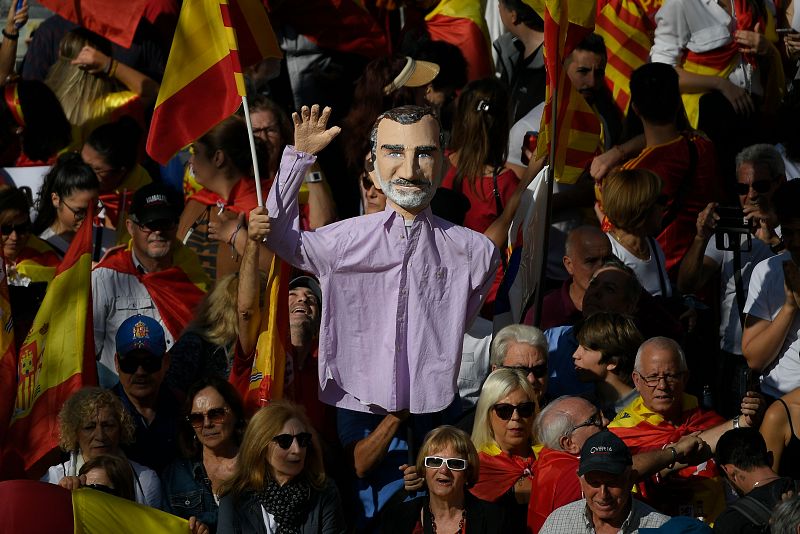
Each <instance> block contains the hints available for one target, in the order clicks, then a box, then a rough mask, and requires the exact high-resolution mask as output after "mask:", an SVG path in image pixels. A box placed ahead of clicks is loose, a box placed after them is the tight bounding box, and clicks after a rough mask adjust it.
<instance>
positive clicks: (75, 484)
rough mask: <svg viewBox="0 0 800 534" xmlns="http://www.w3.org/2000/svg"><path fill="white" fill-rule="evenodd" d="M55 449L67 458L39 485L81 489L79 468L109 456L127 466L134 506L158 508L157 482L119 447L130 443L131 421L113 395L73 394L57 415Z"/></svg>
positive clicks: (152, 473) (96, 391) (91, 391)
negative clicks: (96, 458)
mask: <svg viewBox="0 0 800 534" xmlns="http://www.w3.org/2000/svg"><path fill="white" fill-rule="evenodd" d="M58 421H59V431H60V436H59V442H58V444H59V446H60V447H61V449H62V450H63V451H64V452H65V453H67V454H68V455H69V456H68V457H67V458H65V459H64V460H63V461H61V462H59V463H57V464H55V465H54V466H52V467H50V469H49V470H48V471H47V474H46V475H45V476H44V477H42V481H43V482H50V483H51V484H58V485H60V486H62V487H65V488H67V489H77V488H79V487H81V486H82V485H83V483H82V482H81V480H80V479H79V478H78V475H79V474H80V469H81V467H82V466H83V465H84V464H85V463H87V462H89V461H90V460H92V459H93V458H95V457H97V456H100V455H105V454H111V455H114V456H119V457H120V458H123V459H124V460H125V463H126V464H128V468H129V469H130V470H131V473H132V476H133V482H134V493H135V496H136V502H138V503H139V504H146V505H148V506H152V507H153V508H161V507H162V502H161V482H160V481H159V479H158V475H156V472H155V471H153V470H152V469H150V468H148V467H145V466H143V465H140V464H138V463H136V462H133V461H131V460H128V459H126V458H125V453H123V452H122V449H121V448H120V445H121V444H127V443H131V442H133V439H134V433H135V428H134V424H133V419H131V416H130V414H129V413H128V412H127V411H126V410H125V408H124V407H123V406H122V402H121V401H120V400H119V397H117V396H116V395H115V394H114V393H112V392H111V391H109V390H107V389H101V388H96V387H93V388H84V389H81V390H78V391H77V392H75V393H73V394H72V396H71V397H69V398H68V399H67V401H66V402H65V403H64V406H62V408H61V411H60V412H59V414H58Z"/></svg>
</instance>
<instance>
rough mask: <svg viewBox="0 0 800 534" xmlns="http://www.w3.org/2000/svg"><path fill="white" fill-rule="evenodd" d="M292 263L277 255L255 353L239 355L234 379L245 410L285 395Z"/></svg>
mask: <svg viewBox="0 0 800 534" xmlns="http://www.w3.org/2000/svg"><path fill="white" fill-rule="evenodd" d="M290 269H291V266H290V265H289V264H287V263H286V262H284V261H283V260H281V259H280V258H279V257H278V256H277V255H275V257H274V258H273V260H272V265H271V266H270V270H269V276H268V277H267V288H266V295H265V298H264V306H263V307H262V309H261V328H260V331H259V334H258V340H257V341H256V349H255V355H254V356H253V357H252V358H250V357H249V356H250V355H242V356H243V357H242V358H239V357H237V359H236V361H235V362H234V366H233V369H232V370H231V375H230V381H231V383H232V384H233V385H234V386H236V389H238V390H239V392H240V393H241V394H242V398H243V399H244V404H245V412H247V413H253V412H255V411H256V410H257V409H258V408H260V407H261V406H265V405H267V404H269V402H270V401H273V400H278V399H281V398H283V396H284V393H285V392H284V383H285V381H286V374H287V372H291V369H288V370H287V365H286V350H287V348H288V343H289V275H290V272H289V270H290Z"/></svg>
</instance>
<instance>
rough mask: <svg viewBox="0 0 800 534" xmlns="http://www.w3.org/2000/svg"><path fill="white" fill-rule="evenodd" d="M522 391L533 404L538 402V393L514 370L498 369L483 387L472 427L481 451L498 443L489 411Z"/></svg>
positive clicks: (474, 438)
mask: <svg viewBox="0 0 800 534" xmlns="http://www.w3.org/2000/svg"><path fill="white" fill-rule="evenodd" d="M518 389H521V390H522V391H524V392H525V394H526V395H527V396H528V399H529V400H530V401H532V402H536V392H535V391H534V390H533V386H531V385H530V384H529V383H528V379H527V378H525V376H523V374H522V373H520V372H519V371H515V370H513V369H497V370H495V371H492V372H491V373H490V374H489V376H488V377H487V378H486V382H484V383H483V387H481V396H480V397H478V404H477V406H476V407H475V422H474V423H473V425H472V443H474V444H475V448H476V449H478V451H480V450H481V449H482V448H484V447H486V446H487V445H492V444H494V443H497V442H496V441H495V439H494V434H493V433H492V424H491V420H490V419H489V411H490V410H491V409H492V407H493V406H494V405H495V404H496V403H497V401H499V400H500V399H502V398H504V397H507V396H508V395H510V394H511V393H512V392H513V391H516V390H518Z"/></svg>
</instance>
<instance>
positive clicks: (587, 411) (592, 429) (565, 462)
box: [528, 397, 709, 532]
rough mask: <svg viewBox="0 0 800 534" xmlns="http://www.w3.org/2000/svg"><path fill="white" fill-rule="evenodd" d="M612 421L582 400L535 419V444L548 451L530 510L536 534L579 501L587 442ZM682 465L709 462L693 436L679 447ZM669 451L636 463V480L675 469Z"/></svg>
mask: <svg viewBox="0 0 800 534" xmlns="http://www.w3.org/2000/svg"><path fill="white" fill-rule="evenodd" d="M607 423H608V421H607V420H606V419H605V417H603V414H602V412H600V411H599V410H598V409H597V408H596V407H595V406H594V405H593V404H592V403H591V402H589V401H588V400H586V399H584V398H582V397H560V398H558V399H556V400H554V401H552V402H551V403H550V404H548V405H547V406H545V408H544V409H542V411H541V412H540V413H539V415H538V416H537V417H536V422H535V424H534V428H536V432H537V441H538V442H539V443H541V444H542V445H544V448H543V449H542V450H541V452H539V454H538V458H537V460H536V470H535V471H534V475H533V481H532V482H531V485H532V486H533V487H534V488H536V495H537V497H536V500H535V502H534V504H533V506H531V508H530V509H529V513H530V514H531V515H530V517H529V518H528V524H529V525H531V526H532V527H533V531H534V532H536V531H537V530H538V529H539V528H541V525H542V524H543V523H544V521H545V519H547V516H548V515H550V513H551V512H552V511H553V510H555V509H556V508H558V507H560V506H563V505H565V504H567V503H570V502H573V501H576V500H578V499H580V498H581V487H580V484H579V482H578V477H577V476H576V475H575V472H576V471H577V469H578V464H579V454H580V451H581V448H582V447H583V444H584V443H585V442H586V440H587V439H588V438H590V437H591V436H593V435H595V434H597V433H598V432H600V431H601V430H603V429H604V428H605V427H606V424H607ZM675 450H676V451H677V454H678V458H679V460H680V461H691V460H695V461H697V462H700V461H702V460H704V459H706V458H708V455H709V451H708V447H707V446H706V444H705V443H704V442H703V441H702V440H701V439H699V438H697V437H695V436H684V437H683V438H681V439H680V440H679V441H678V442H677V443H676V444H675ZM672 460H673V456H672V451H671V450H661V449H659V450H655V451H650V452H646V453H641V454H637V455H635V456H634V457H633V473H634V479H635V480H639V479H641V478H644V477H647V476H650V475H651V474H653V473H655V472H656V471H658V470H659V469H663V468H664V467H666V466H668V465H669V464H670V463H672Z"/></svg>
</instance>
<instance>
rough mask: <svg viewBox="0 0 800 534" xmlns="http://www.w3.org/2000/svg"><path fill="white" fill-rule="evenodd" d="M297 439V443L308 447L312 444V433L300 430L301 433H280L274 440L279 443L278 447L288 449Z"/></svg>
mask: <svg viewBox="0 0 800 534" xmlns="http://www.w3.org/2000/svg"><path fill="white" fill-rule="evenodd" d="M295 439H296V440H297V444H298V445H300V446H301V447H302V448H304V449H305V448H306V447H308V446H309V445H311V433H309V432H300V433H299V434H295V435H292V434H278V435H277V436H275V437H274V438H272V441H274V442H275V443H277V444H278V447H280V448H281V449H283V450H285V451H287V450H289V447H291V446H292V442H293V441H294V440H295Z"/></svg>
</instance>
